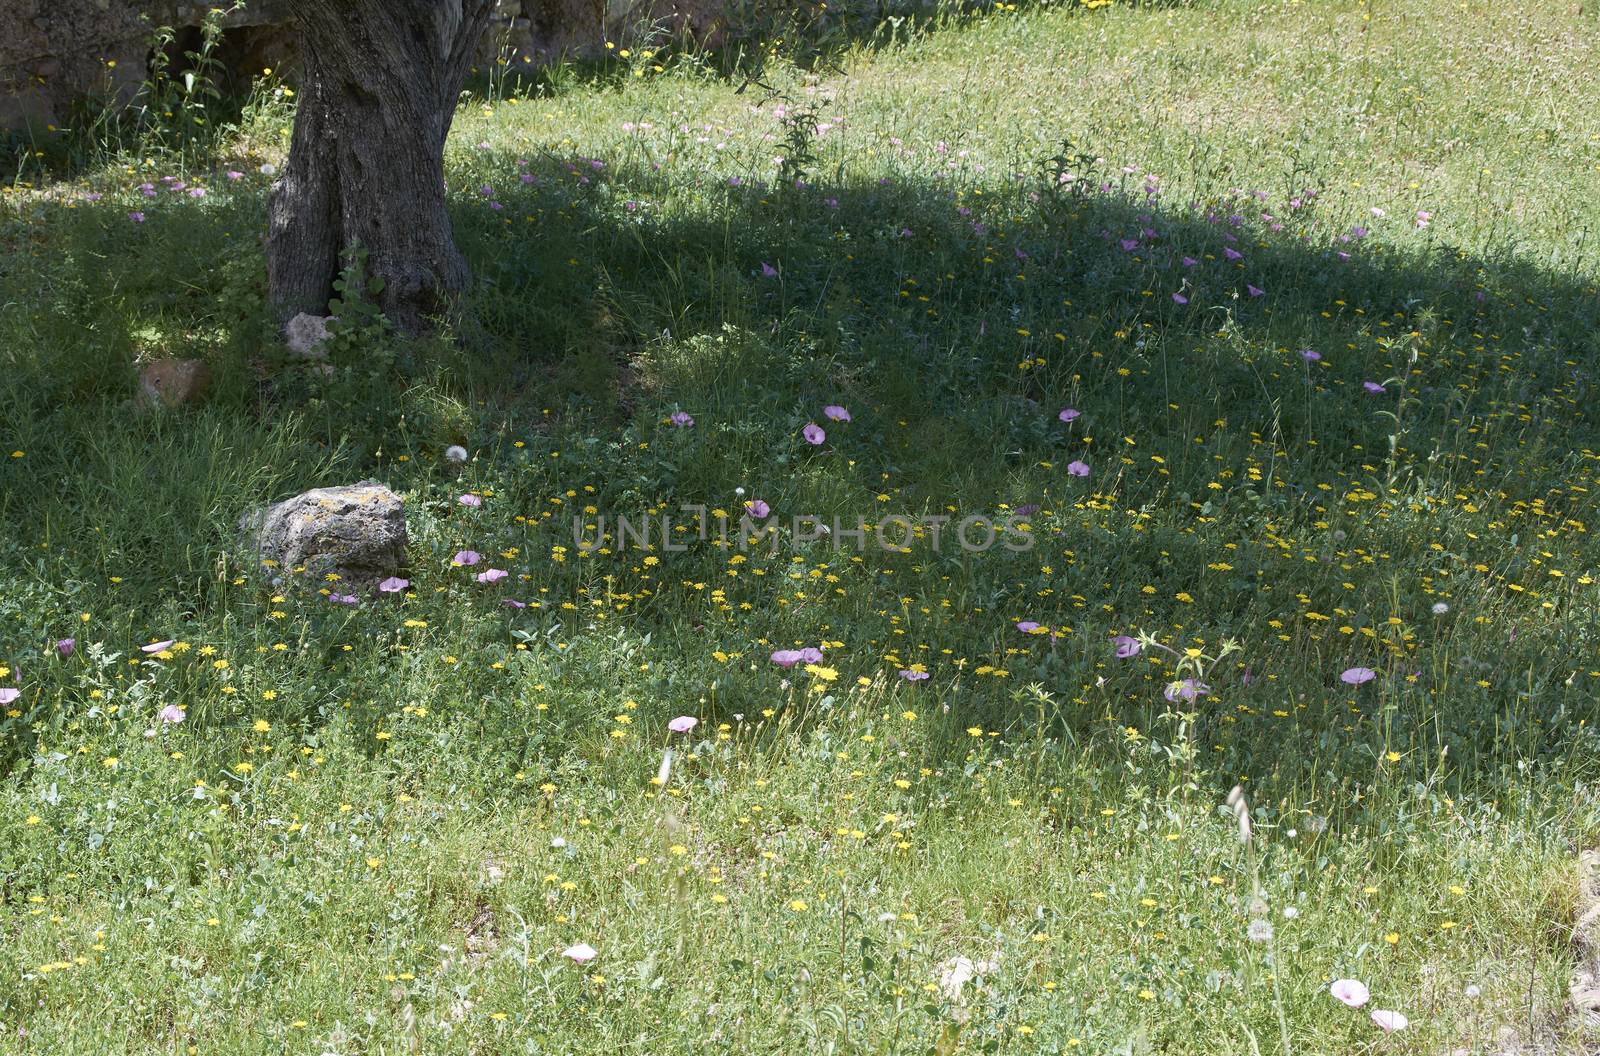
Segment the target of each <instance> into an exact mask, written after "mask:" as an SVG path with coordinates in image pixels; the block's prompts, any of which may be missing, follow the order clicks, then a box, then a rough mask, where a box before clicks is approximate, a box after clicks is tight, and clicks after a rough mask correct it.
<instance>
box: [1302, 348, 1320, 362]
mask: <svg viewBox="0 0 1600 1056" xmlns="http://www.w3.org/2000/svg"><path fill="white" fill-rule="evenodd" d="M1300 358H1301V359H1303V360H1305V361H1306V362H1307V363H1315V362H1317V361H1318V360H1319V359H1321V358H1322V353H1321V352H1318V351H1317V350H1316V349H1314V348H1302V349H1301V350H1300Z"/></svg>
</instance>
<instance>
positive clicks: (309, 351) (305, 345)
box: [283, 312, 331, 360]
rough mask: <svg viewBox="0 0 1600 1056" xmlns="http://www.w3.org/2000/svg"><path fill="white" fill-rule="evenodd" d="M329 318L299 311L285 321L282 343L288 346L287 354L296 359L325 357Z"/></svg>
mask: <svg viewBox="0 0 1600 1056" xmlns="http://www.w3.org/2000/svg"><path fill="white" fill-rule="evenodd" d="M329 318H331V317H330V316H321V315H312V314H311V313H310V312H301V313H300V314H299V315H297V316H295V317H294V318H293V319H290V320H289V321H288V322H287V323H285V324H284V327H283V343H284V344H286V345H288V346H289V354H290V355H291V356H293V357H294V358H296V359H315V360H323V359H327V358H328V338H329V337H330V336H331V335H330V334H329V333H328V319H329Z"/></svg>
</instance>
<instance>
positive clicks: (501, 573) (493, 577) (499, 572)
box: [477, 568, 511, 583]
mask: <svg viewBox="0 0 1600 1056" xmlns="http://www.w3.org/2000/svg"><path fill="white" fill-rule="evenodd" d="M510 574H511V573H509V572H507V571H506V570H505V569H503V568H491V569H488V570H486V571H483V572H479V573H478V576H477V579H478V582H479V583H498V582H500V581H501V580H502V579H505V578H506V577H507V576H509V575H510Z"/></svg>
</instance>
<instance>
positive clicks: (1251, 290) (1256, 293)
mask: <svg viewBox="0 0 1600 1056" xmlns="http://www.w3.org/2000/svg"><path fill="white" fill-rule="evenodd" d="M1244 289H1245V292H1246V293H1248V294H1249V295H1250V296H1252V297H1260V296H1261V295H1262V294H1264V293H1266V292H1267V291H1266V290H1263V289H1262V288H1261V287H1260V286H1252V285H1250V284H1249V283H1248V282H1247V283H1245V284H1244Z"/></svg>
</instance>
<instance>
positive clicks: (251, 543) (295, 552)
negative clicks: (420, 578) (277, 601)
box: [239, 480, 407, 585]
mask: <svg viewBox="0 0 1600 1056" xmlns="http://www.w3.org/2000/svg"><path fill="white" fill-rule="evenodd" d="M239 530H240V531H241V532H242V533H243V534H244V537H245V540H246V545H247V546H248V547H249V548H250V550H251V552H252V553H253V554H254V555H255V557H256V559H257V560H258V561H260V562H261V564H262V565H263V566H264V567H265V568H267V569H269V570H271V571H272V572H273V574H274V575H276V576H283V577H286V576H288V575H291V574H296V573H299V574H301V575H304V576H306V577H308V578H309V579H313V580H315V581H317V582H318V583H319V584H320V582H321V581H322V578H323V577H324V576H325V575H326V574H327V573H329V572H337V573H338V574H339V575H340V576H341V577H342V579H343V580H344V581H345V582H346V583H347V584H352V585H353V584H367V583H371V582H373V581H376V580H379V579H383V578H385V577H388V576H392V575H394V574H395V573H396V572H399V571H400V570H401V569H403V568H404V567H405V564H406V541H407V539H406V510H405V504H404V503H403V502H401V500H400V496H398V495H396V494H395V493H394V492H392V491H390V490H389V489H388V488H387V487H386V486H384V485H383V484H381V483H379V482H378V481H375V480H363V481H361V482H360V483H358V484H350V485H347V486H344V487H336V488H314V489H312V490H311V491H308V492H305V493H303V494H300V495H296V496H295V497H294V498H292V499H285V500H284V501H283V502H280V503H278V504H276V505H274V506H268V507H266V508H265V509H261V510H256V511H254V512H252V513H248V514H246V515H245V516H244V517H243V518H242V519H241V520H240V522H239Z"/></svg>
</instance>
